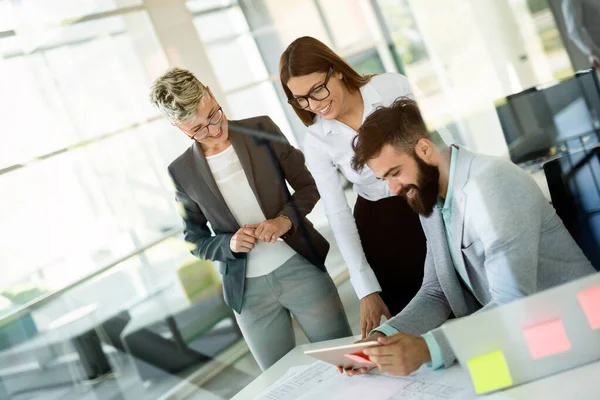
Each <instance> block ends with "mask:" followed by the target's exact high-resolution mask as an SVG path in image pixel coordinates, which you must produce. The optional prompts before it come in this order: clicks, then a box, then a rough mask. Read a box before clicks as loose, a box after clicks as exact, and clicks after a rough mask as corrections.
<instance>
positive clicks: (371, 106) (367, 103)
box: [320, 82, 383, 135]
mask: <svg viewBox="0 0 600 400" xmlns="http://www.w3.org/2000/svg"><path fill="white" fill-rule="evenodd" d="M360 95H361V96H362V98H363V103H364V110H363V119H362V122H365V119H366V118H367V117H368V116H369V115H370V114H371V113H372V112H373V111H375V109H376V108H377V107H378V106H380V105H381V104H382V103H383V98H382V97H381V95H380V94H379V92H377V90H375V88H374V87H373V85H371V82H367V84H365V85H364V86H363V87H361V88H360ZM320 119H321V121H322V126H323V134H324V135H328V134H330V133H333V134H337V133H338V131H337V129H335V124H336V123H339V122H338V121H337V120H335V119H334V120H327V119H325V118H323V117H320Z"/></svg>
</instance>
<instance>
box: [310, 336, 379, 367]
mask: <svg viewBox="0 0 600 400" xmlns="http://www.w3.org/2000/svg"><path fill="white" fill-rule="evenodd" d="M371 346H379V342H375V341H370V342H362V343H355V344H349V345H345V346H336V347H327V348H324V349H318V350H307V351H305V352H304V354H306V355H307V356H311V357H314V358H316V359H319V360H321V361H325V362H327V363H329V364H333V365H335V366H336V367H343V368H354V369H357V368H362V367H365V368H367V369H373V368H375V367H376V364H375V363H373V362H372V361H370V360H369V356H367V355H366V354H365V353H363V350H364V349H366V348H367V347H371Z"/></svg>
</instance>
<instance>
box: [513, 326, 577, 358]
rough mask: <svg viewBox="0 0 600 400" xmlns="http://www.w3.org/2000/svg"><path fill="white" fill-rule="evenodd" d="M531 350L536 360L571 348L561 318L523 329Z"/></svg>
mask: <svg viewBox="0 0 600 400" xmlns="http://www.w3.org/2000/svg"><path fill="white" fill-rule="evenodd" d="M523 334H524V335H525V340H526V341H527V346H529V352H530V353H531V357H533V359H534V360H537V359H538V358H543V357H548V356H551V355H553V354H558V353H562V352H564V351H568V350H570V349H571V342H570V341H569V338H568V337H567V332H566V331H565V327H564V325H563V323H562V321H561V320H560V319H554V320H552V321H547V322H544V323H541V324H537V325H533V326H530V327H527V328H525V329H523Z"/></svg>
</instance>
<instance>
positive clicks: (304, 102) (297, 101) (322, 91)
mask: <svg viewBox="0 0 600 400" xmlns="http://www.w3.org/2000/svg"><path fill="white" fill-rule="evenodd" d="M332 72H333V68H331V67H329V71H327V76H326V77H325V82H323V84H322V85H319V86H317V87H316V88H313V89H312V90H311V91H310V92H308V94H307V95H306V96H298V97H294V98H293V99H290V100H288V103H290V104H291V105H293V106H294V107H296V108H300V109H302V110H304V109H306V108H308V106H309V105H310V103H309V101H308V99H309V98H311V99H313V100H317V101H320V100H325V99H326V98H328V97H329V95H330V94H331V93H330V92H329V89H327V83H328V82H329V78H330V77H331V73H332Z"/></svg>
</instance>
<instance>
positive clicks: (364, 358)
mask: <svg viewBox="0 0 600 400" xmlns="http://www.w3.org/2000/svg"><path fill="white" fill-rule="evenodd" d="M344 357H347V358H349V359H351V360H352V361H356V362H359V363H366V364H373V365H375V363H374V362H373V361H371V360H370V359H369V356H368V355H366V354H365V353H363V352H362V351H359V352H357V353H349V354H344Z"/></svg>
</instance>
